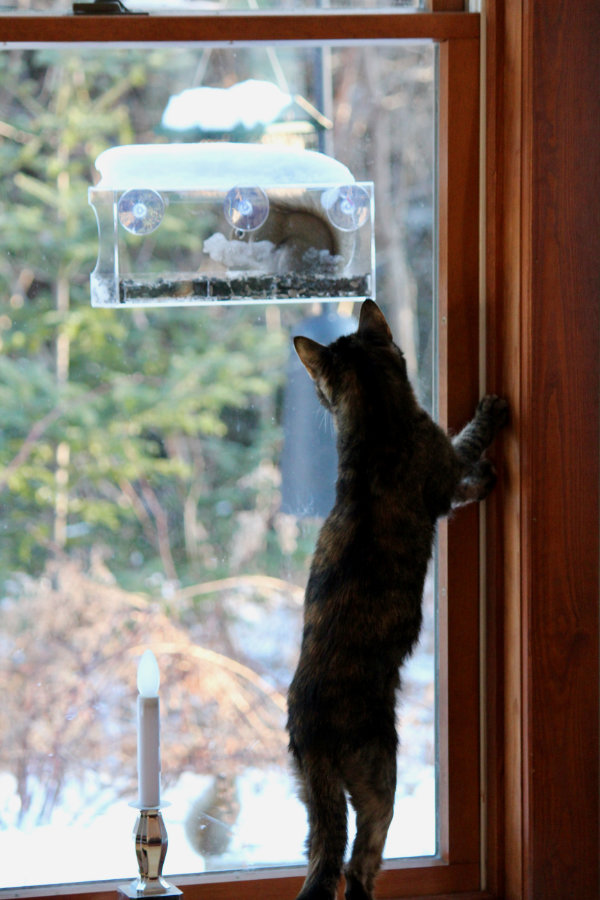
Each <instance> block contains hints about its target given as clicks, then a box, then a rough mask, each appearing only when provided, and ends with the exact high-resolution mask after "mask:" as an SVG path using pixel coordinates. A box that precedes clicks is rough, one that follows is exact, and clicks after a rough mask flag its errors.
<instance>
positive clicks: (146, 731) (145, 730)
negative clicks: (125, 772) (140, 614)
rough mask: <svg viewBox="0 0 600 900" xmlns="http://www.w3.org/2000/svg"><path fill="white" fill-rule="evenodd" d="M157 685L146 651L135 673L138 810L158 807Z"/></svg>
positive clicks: (153, 660) (154, 667) (150, 656)
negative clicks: (136, 688)
mask: <svg viewBox="0 0 600 900" xmlns="http://www.w3.org/2000/svg"><path fill="white" fill-rule="evenodd" d="M159 685H160V672H159V670H158V663H157V662H156V657H155V656H154V654H153V653H152V651H151V650H146V651H145V653H144V654H143V656H142V658H141V659H140V662H139V665H138V672H137V686H138V691H139V696H138V698H137V729H138V754H137V759H138V790H139V794H138V802H139V805H140V807H141V808H142V809H152V808H153V807H158V806H160V712H159V702H158V688H159Z"/></svg>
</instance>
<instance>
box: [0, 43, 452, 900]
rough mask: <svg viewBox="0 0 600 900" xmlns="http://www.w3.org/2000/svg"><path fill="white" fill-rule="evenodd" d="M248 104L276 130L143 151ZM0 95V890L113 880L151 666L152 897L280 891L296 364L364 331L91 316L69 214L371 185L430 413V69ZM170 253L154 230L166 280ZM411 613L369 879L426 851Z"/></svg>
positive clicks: (302, 502) (363, 52)
mask: <svg viewBox="0 0 600 900" xmlns="http://www.w3.org/2000/svg"><path fill="white" fill-rule="evenodd" d="M248 79H253V80H257V81H263V82H269V83H271V84H272V85H276V86H277V87H278V88H279V89H280V91H281V92H284V93H286V94H288V95H289V96H290V98H292V100H293V101H294V102H293V104H292V107H291V108H292V113H290V110H287V111H284V112H283V114H277V115H274V116H273V117H272V119H268V120H267V121H261V122H259V123H258V124H257V125H255V126H253V128H251V129H247V128H246V129H243V128H242V129H240V128H239V127H237V126H235V125H234V126H233V127H231V128H230V129H229V131H228V130H227V129H224V128H223V125H222V123H221V124H220V126H219V128H220V129H221V130H220V131H219V133H218V134H215V132H214V129H213V131H211V127H212V126H211V125H210V123H209V122H208V121H204V124H203V125H202V127H201V128H198V126H197V123H196V124H194V125H193V127H191V128H190V129H186V130H185V133H183V132H180V133H178V132H177V131H173V130H172V129H169V128H167V127H166V125H165V122H164V119H163V114H164V111H165V109H166V108H167V106H168V103H169V100H170V99H171V98H172V97H174V96H177V95H179V94H181V92H182V91H184V90H186V89H189V88H200V87H203V86H210V87H213V88H222V89H226V88H229V87H231V86H232V85H237V84H240V83H243V82H245V81H247V80H248ZM0 85H1V86H0V172H1V175H2V177H1V179H0V245H1V252H0V304H1V308H0V340H1V345H2V347H1V349H2V356H1V358H0V396H1V404H2V410H3V416H2V423H1V425H0V491H1V493H0V504H1V507H2V517H1V521H0V535H1V538H2V539H1V541H0V683H1V684H2V686H3V691H2V697H1V699H0V852H1V855H2V859H3V866H2V875H1V878H2V882H3V884H2V886H3V887H11V886H21V885H36V884H52V883H65V882H78V881H91V880H97V879H112V878H122V879H127V878H131V877H133V874H134V870H135V859H134V854H133V848H132V845H131V838H130V832H131V827H132V824H133V819H134V812H133V810H131V809H129V808H128V802H129V801H131V800H133V799H135V795H136V750H135V746H136V729H135V697H136V687H135V678H136V666H137V661H138V659H139V657H140V656H141V654H142V652H143V651H144V650H145V649H146V648H147V647H150V648H152V649H153V650H154V652H155V654H156V656H157V659H158V662H159V666H160V670H161V692H160V697H161V716H162V732H161V737H162V763H163V797H164V799H165V800H166V801H169V802H170V804H171V805H170V806H169V807H168V808H167V809H166V810H165V813H164V816H165V821H166V824H167V829H168V832H169V851H168V855H167V860H166V866H165V874H169V873H170V874H172V875H174V874H182V873H190V872H202V871H209V870H222V869H240V868H246V867H252V866H265V865H267V866H273V865H282V864H288V863H290V864H293V863H301V862H302V861H303V859H304V851H303V844H304V838H305V834H306V820H305V814H304V809H303V807H302V806H301V804H300V803H299V801H298V800H297V799H296V797H295V792H294V785H293V783H292V779H291V777H290V775H289V770H288V765H287V759H286V743H287V741H286V735H285V731H284V725H285V693H286V689H287V685H288V683H289V681H290V678H291V675H292V672H293V669H294V665H295V661H296V659H297V654H298V649H299V640H300V631H301V615H302V595H303V587H304V584H305V581H306V577H307V572H308V566H309V564H310V556H311V553H312V549H313V546H314V540H315V537H316V534H317V531H318V528H319V525H320V523H321V522H322V518H323V516H324V515H325V514H326V513H327V511H328V508H329V507H330V505H331V502H332V498H333V483H334V479H335V453H334V451H333V441H334V437H333V432H332V428H331V424H330V422H329V421H328V419H327V417H326V416H325V414H324V413H323V411H322V410H321V409H320V407H319V406H318V404H317V403H316V400H315V399H314V397H313V390H312V387H311V385H310V383H309V381H308V378H307V377H305V376H304V373H303V370H300V369H299V366H298V364H297V362H296V360H295V357H294V356H293V354H292V353H291V351H290V348H291V335H292V334H293V333H297V332H301V333H305V334H309V335H311V336H313V337H316V338H317V339H319V340H321V341H323V342H327V341H329V340H331V339H333V338H335V337H336V336H338V335H339V334H341V333H343V332H344V331H347V330H351V329H352V328H353V327H354V322H355V318H354V317H355V316H356V315H357V312H358V308H359V304H358V303H353V302H352V301H351V300H348V299H341V300H337V299H335V300H333V301H330V302H315V301H311V302H304V303H289V304H288V303H286V304H284V305H280V304H277V303H273V304H270V305H268V306H261V305H253V306H227V305H226V304H224V305H220V304H215V305H213V306H211V307H188V308H180V307H169V308H154V307H145V306H140V307H136V308H125V309H97V308H92V307H91V305H90V282H89V276H90V273H91V272H92V270H93V269H94V267H95V265H96V259H97V253H98V230H97V224H96V220H95V217H94V214H93V211H92V209H91V208H90V206H89V205H88V200H87V192H88V187H90V186H91V185H93V184H95V183H96V182H97V180H98V173H97V172H96V170H95V167H94V161H95V159H96V158H97V156H98V155H99V154H100V153H101V152H102V151H104V150H107V149H108V148H111V147H116V146H123V145H131V144H160V143H168V142H173V141H189V140H193V141H199V140H211V139H214V138H215V136H216V137H218V138H219V139H220V140H226V141H229V142H239V141H240V139H241V140H244V141H250V142H254V143H259V144H261V143H264V144H267V145H269V146H271V147H284V146H285V147H295V148H309V149H318V150H321V151H322V152H324V153H326V154H328V155H330V156H333V157H335V159H337V160H339V161H340V162H341V163H343V164H344V165H346V166H347V167H348V168H349V169H350V171H351V172H352V173H353V175H354V177H355V178H356V180H357V181H364V182H373V183H374V190H375V247H376V276H377V294H376V298H377V300H378V302H379V303H380V305H381V306H382V308H383V309H384V311H385V312H386V315H387V316H388V319H389V321H390V324H391V325H392V328H393V330H394V332H395V335H396V337H397V340H398V342H399V343H400V344H401V346H402V347H403V349H404V352H405V354H406V357H407V361H408V365H409V368H410V371H411V374H412V377H413V380H414V382H415V384H416V385H417V387H418V392H419V395H420V399H421V401H422V402H423V403H424V404H425V405H426V406H427V407H428V408H430V409H431V408H432V406H433V404H434V398H433V395H432V385H433V377H432V370H433V364H434V350H433V337H434V333H433V323H434V321H435V315H434V298H433V275H432V258H433V252H432V234H433V206H434V203H433V181H434V176H433V159H434V105H435V104H434V93H435V85H434V50H433V46H432V45H431V44H429V43H403V44H402V43H397V44H387V43H386V44H385V45H383V46H377V47H367V46H360V45H352V46H339V45H336V46H335V47H295V48H294V47H288V46H286V47H280V46H276V47H260V48H257V47H255V48H237V49H231V48H213V49H207V48H205V47H199V48H181V47H179V48H165V47H160V48H158V47H153V48H146V49H143V48H120V49H103V50H97V49H90V48H87V49H86V51H85V54H84V55H82V54H81V53H80V52H79V51H78V50H77V49H75V48H74V49H73V50H70V49H67V48H63V49H47V48H46V49H45V48H40V49H37V50H31V51H23V50H10V51H4V52H3V53H2V54H1V55H0ZM193 240H194V238H193V234H192V233H191V230H190V226H189V222H187V220H186V222H185V224H184V225H183V226H182V227H181V228H180V229H179V230H177V227H176V224H175V225H173V233H172V242H171V245H170V247H169V248H168V253H169V260H168V262H169V265H170V267H171V268H172V269H177V267H178V265H179V262H180V260H181V259H183V258H184V256H185V258H186V266H188V265H189V262H188V261H187V260H188V257H189V253H190V242H192V249H193ZM433 593H434V592H433V574H432V576H431V577H430V579H429V580H428V583H427V589H426V598H425V613H426V615H425V618H426V625H425V629H424V633H423V637H422V640H421V643H420V645H419V648H418V649H417V651H416V653H415V655H414V658H413V659H412V661H411V663H410V664H409V666H408V667H407V669H406V672H405V676H404V679H403V681H404V689H403V696H402V700H401V703H400V706H399V721H400V736H401V749H400V753H399V759H398V764H399V778H398V796H397V804H396V815H395V819H394V822H393V824H392V827H391V829H390V834H389V839H388V843H387V847H386V857H387V858H396V857H403V856H414V855H427V854H432V853H434V852H435V849H436V842H435V835H436V815H435V708H434V697H435V685H434V672H435V660H434V643H435V641H434V624H433V618H434V617H433ZM282 822H285V828H282V827H281V823H282ZM65 846H68V847H69V848H70V852H69V853H68V854H65V853H64V847H65ZM99 848H102V850H101V852H99Z"/></svg>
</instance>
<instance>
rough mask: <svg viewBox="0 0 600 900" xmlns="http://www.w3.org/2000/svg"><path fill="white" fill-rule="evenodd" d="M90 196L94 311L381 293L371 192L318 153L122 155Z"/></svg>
mask: <svg viewBox="0 0 600 900" xmlns="http://www.w3.org/2000/svg"><path fill="white" fill-rule="evenodd" d="M96 168H97V169H98V171H99V173H100V176H101V177H100V181H99V183H98V184H97V185H96V186H95V187H92V188H90V189H89V202H90V204H91V205H92V206H93V208H94V211H95V213H96V217H97V220H98V234H99V251H98V261H97V264H96V268H95V269H94V271H93V273H92V275H91V295H92V305H93V306H181V305H187V304H190V305H200V306H201V305H210V304H213V303H228V304H233V303H269V302H273V303H282V302H298V301H313V300H319V301H329V300H361V299H364V298H365V297H374V295H375V267H374V229H373V185H372V183H371V182H360V183H359V182H356V181H354V178H353V176H352V174H351V172H350V171H349V170H348V169H347V168H346V166H344V165H343V164H342V163H340V162H338V161H337V160H335V159H332V158H331V157H328V156H325V155H323V154H321V153H316V152H314V151H310V150H301V151H298V150H291V149H286V148H280V147H271V146H264V145H260V144H226V143H206V144H157V145H132V146H126V147H114V148H112V149H111V150H106V151H105V152H104V153H102V154H101V155H100V156H99V157H98V159H97V160H96Z"/></svg>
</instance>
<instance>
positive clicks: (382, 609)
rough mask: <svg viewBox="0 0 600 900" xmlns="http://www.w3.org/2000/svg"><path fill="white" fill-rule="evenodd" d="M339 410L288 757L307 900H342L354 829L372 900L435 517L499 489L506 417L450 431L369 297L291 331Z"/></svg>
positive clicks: (483, 407) (488, 403)
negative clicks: (302, 823) (317, 332)
mask: <svg viewBox="0 0 600 900" xmlns="http://www.w3.org/2000/svg"><path fill="white" fill-rule="evenodd" d="M294 343H295V347H296V351H297V353H298V355H299V357H300V359H301V360H302V362H303V364H304V366H305V367H306V369H307V370H308V373H309V375H310V376H311V378H312V379H313V381H314V383H315V388H316V391H317V394H318V396H319V398H320V400H321V402H322V403H323V405H324V406H325V407H326V408H327V409H328V410H329V411H330V412H331V413H332V415H333V418H334V421H335V426H336V431H337V448H338V479H337V485H336V500H335V504H334V506H333V509H332V510H331V513H330V514H329V516H328V518H327V519H326V520H325V522H324V524H323V527H322V529H321V532H320V534H319V538H318V540H317V546H316V548H315V553H314V557H313V561H312V565H311V571H310V576H309V580H308V585H307V588H306V596H305V603H304V630H303V635H302V647H301V651H300V659H299V662H298V667H297V669H296V673H295V675H294V678H293V680H292V683H291V685H290V689H289V694H288V713H289V715H288V731H289V736H290V752H291V756H292V761H293V765H294V767H295V770H296V773H297V776H298V782H299V786H300V795H301V798H302V800H303V801H304V803H305V805H306V809H307V813H308V824H309V834H308V840H307V849H308V873H307V877H306V881H305V883H304V886H303V888H302V890H301V892H300V894H299V895H298V898H297V900H334V898H335V894H336V889H337V885H338V882H339V879H340V876H341V873H342V867H343V863H344V855H345V850H346V843H347V802H346V797H349V798H350V802H351V803H352V805H353V807H354V809H355V811H356V838H355V841H354V845H353V848H352V854H351V857H350V860H349V862H348V864H347V866H346V870H345V875H346V898H347V900H372V898H373V896H374V895H373V886H374V882H375V877H376V875H377V873H378V871H379V867H380V865H381V857H382V853H383V847H384V844H385V839H386V836H387V831H388V828H389V825H390V822H391V820H392V814H393V808H394V795H395V787H396V751H397V744H398V740H397V735H396V723H395V700H396V692H397V690H398V688H399V686H400V677H399V669H400V667H401V666H402V664H403V663H404V662H405V660H406V659H407V658H408V656H410V654H411V652H412V650H413V649H414V647H415V644H416V642H417V640H418V637H419V631H420V628H421V599H422V594H423V584H424V581H425V574H426V570H427V564H428V562H429V558H430V556H431V551H432V545H433V539H434V533H435V523H436V520H437V519H438V518H439V517H440V516H443V515H446V514H447V513H448V512H449V511H450V509H451V508H452V507H453V506H458V505H461V504H463V503H469V502H471V501H474V500H481V499H483V498H484V497H485V496H486V495H487V494H488V493H489V491H490V490H491V489H492V487H493V486H494V481H495V473H494V469H493V466H492V464H491V463H490V462H489V461H488V460H486V459H484V458H482V454H483V452H484V451H485V449H486V447H488V446H489V444H490V443H491V442H492V441H493V439H494V437H495V435H496V434H497V432H498V431H499V429H500V428H501V427H502V426H503V425H504V424H505V422H506V420H507V405H506V402H505V401H504V400H502V399H500V398H499V397H495V396H492V395H488V396H486V397H484V398H483V400H481V402H480V403H479V406H478V407H477V411H476V413H475V416H474V418H473V419H472V420H471V422H469V423H468V425H467V426H466V427H465V428H464V429H463V430H462V431H461V433H460V434H459V435H458V436H457V437H456V438H454V439H453V440H451V439H450V438H449V437H448V436H447V435H446V434H445V433H444V432H443V431H442V429H441V428H439V427H438V426H437V425H436V424H435V423H434V422H433V421H432V419H431V418H430V417H429V415H428V414H427V413H426V412H425V411H424V410H423V409H421V407H420V406H419V404H418V403H417V400H416V397H415V395H414V392H413V390H412V387H411V385H410V382H409V380H408V377H407V372H406V364H405V361H404V357H403V355H402V352H401V350H400V349H399V348H398V347H397V346H396V345H395V344H394V341H393V338H392V334H391V332H390V329H389V327H388V325H387V322H386V320H385V318H384V316H383V314H382V312H381V311H380V309H379V307H378V306H377V305H376V304H375V303H374V302H373V301H372V300H366V301H365V302H364V303H363V305H362V307H361V313H360V321H359V325H358V330H357V331H356V333H355V334H351V335H348V336H345V337H341V338H339V339H338V340H337V341H335V342H334V343H332V344H330V345H329V346H328V347H324V346H322V345H321V344H318V343H317V342H316V341H313V340H311V339H310V338H305V337H297V338H295V339H294Z"/></svg>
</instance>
